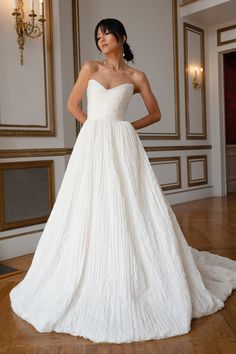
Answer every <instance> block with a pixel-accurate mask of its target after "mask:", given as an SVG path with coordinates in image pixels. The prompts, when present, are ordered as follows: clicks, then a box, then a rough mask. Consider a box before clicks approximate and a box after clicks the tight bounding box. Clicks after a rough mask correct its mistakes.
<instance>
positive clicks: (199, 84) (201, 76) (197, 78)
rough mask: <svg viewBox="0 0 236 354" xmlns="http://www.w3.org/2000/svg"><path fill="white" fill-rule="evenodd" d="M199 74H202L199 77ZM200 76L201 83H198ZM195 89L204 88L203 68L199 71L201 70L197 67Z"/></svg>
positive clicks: (194, 80) (195, 69) (194, 78)
mask: <svg viewBox="0 0 236 354" xmlns="http://www.w3.org/2000/svg"><path fill="white" fill-rule="evenodd" d="M198 72H200V73H201V74H200V75H198ZM199 76H200V82H198V80H199ZM193 88H194V89H197V88H203V68H200V70H199V68H198V67H197V66H195V68H194V77H193Z"/></svg>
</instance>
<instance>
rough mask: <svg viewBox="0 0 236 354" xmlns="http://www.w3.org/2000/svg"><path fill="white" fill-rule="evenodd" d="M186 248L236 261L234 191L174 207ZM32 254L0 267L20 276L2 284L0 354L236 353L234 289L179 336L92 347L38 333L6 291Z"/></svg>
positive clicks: (79, 339) (70, 338)
mask: <svg viewBox="0 0 236 354" xmlns="http://www.w3.org/2000/svg"><path fill="white" fill-rule="evenodd" d="M172 208H173V210H174V212H175V215H176V217H177V219H178V221H179V223H180V226H181V228H182V230H183V232H184V235H185V238H186V240H187V242H188V244H189V245H191V246H192V247H194V248H197V249H199V250H208V251H211V252H213V253H215V254H219V255H222V256H226V257H229V258H232V259H234V260H236V193H232V194H230V195H229V196H228V197H224V198H218V197H215V198H208V199H203V200H199V201H194V202H188V203H184V204H179V205H176V206H173V207H172ZM31 261H32V255H27V256H23V257H17V258H14V259H10V260H8V261H3V262H2V263H4V264H7V265H10V266H13V267H16V268H18V269H20V270H21V271H22V273H21V274H16V275H13V276H9V277H6V278H4V279H2V280H0V353H7V354H20V353H22V354H33V353H34V354H36V353H37V354H44V353H52V354H54V353H55V354H66V353H67V354H75V353H76V354H108V353H109V354H154V353H155V354H157V353H158V354H193V353H195V354H220V353H225V354H235V353H236V290H234V291H233V292H232V294H231V295H230V297H229V298H228V299H227V301H226V303H225V306H224V308H223V309H222V310H220V311H218V312H216V313H215V314H212V315H209V316H205V317H202V318H199V319H193V320H192V327H191V331H190V332H189V333H188V334H185V335H182V336H176V337H172V338H165V339H161V340H149V341H143V342H133V343H127V344H95V343H93V342H92V341H90V340H87V339H84V338H82V337H75V336H71V335H69V334H60V333H55V332H52V333H45V334H43V333H38V332H37V331H36V330H35V329H34V327H32V326H31V325H30V324H28V323H27V322H25V321H24V320H22V319H20V318H19V317H18V316H16V315H15V314H14V313H13V311H12V310H11V308H10V304H9V292H10V290H11V289H12V288H13V287H14V286H15V285H16V284H17V283H18V282H19V281H20V280H21V279H22V278H23V277H24V275H25V273H26V271H27V269H28V268H29V266H30V263H31Z"/></svg>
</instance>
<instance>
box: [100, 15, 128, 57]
mask: <svg viewBox="0 0 236 354" xmlns="http://www.w3.org/2000/svg"><path fill="white" fill-rule="evenodd" d="M99 27H100V29H101V31H102V33H105V32H106V30H108V31H109V32H111V33H112V34H113V35H114V36H115V37H116V39H117V42H119V41H120V40H121V38H122V36H126V39H125V41H124V45H123V46H124V54H125V55H124V59H125V60H127V61H130V60H131V61H132V62H134V60H133V58H134V55H133V52H132V50H131V49H130V46H129V44H128V43H127V42H126V41H127V37H128V36H127V33H126V30H125V28H124V25H123V23H122V22H120V21H119V20H117V19H115V18H104V19H102V20H101V21H99V22H98V24H97V25H96V27H95V30H94V36H95V42H96V47H97V48H98V50H99V51H100V52H101V49H100V48H99V46H98V39H97V33H98V29H99Z"/></svg>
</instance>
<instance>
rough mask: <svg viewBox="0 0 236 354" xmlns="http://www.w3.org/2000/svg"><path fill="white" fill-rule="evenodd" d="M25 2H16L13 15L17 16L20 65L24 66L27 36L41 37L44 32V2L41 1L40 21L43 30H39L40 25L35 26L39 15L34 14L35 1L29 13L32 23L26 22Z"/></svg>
mask: <svg viewBox="0 0 236 354" xmlns="http://www.w3.org/2000/svg"><path fill="white" fill-rule="evenodd" d="M23 6H24V2H23V0H14V12H13V13H12V15H13V16H15V29H16V33H17V36H18V37H17V42H18V44H19V50H20V63H21V65H23V49H24V43H25V36H26V37H30V38H37V37H40V36H41V34H42V33H43V32H44V21H46V20H45V18H44V16H43V15H44V9H43V0H39V16H40V17H39V19H38V21H39V22H41V27H42V29H40V28H39V26H38V24H35V17H37V14H36V13H35V12H34V0H31V10H30V13H29V17H30V21H28V22H26V21H25V22H24V15H25V14H24V10H23Z"/></svg>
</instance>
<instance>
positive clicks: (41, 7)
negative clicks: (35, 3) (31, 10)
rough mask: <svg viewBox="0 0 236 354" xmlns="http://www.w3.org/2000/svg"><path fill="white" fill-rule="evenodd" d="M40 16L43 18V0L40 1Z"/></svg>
mask: <svg viewBox="0 0 236 354" xmlns="http://www.w3.org/2000/svg"><path fill="white" fill-rule="evenodd" d="M39 15H40V16H43V0H39Z"/></svg>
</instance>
